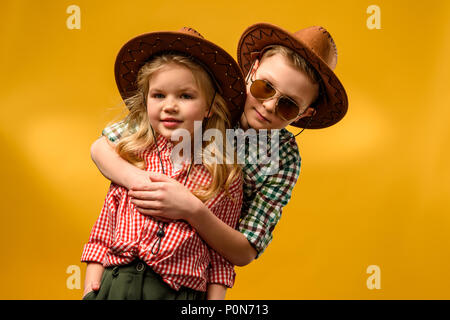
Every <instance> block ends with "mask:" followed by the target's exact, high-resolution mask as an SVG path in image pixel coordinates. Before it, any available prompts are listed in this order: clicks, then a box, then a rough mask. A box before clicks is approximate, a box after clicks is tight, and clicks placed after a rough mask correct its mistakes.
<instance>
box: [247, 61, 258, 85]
mask: <svg viewBox="0 0 450 320" xmlns="http://www.w3.org/2000/svg"><path fill="white" fill-rule="evenodd" d="M258 68H259V59H255V60H254V61H253V62H252V67H251V70H250V71H249V72H248V74H247V77H246V78H245V79H246V81H245V83H248V80H249V79H251V78H252V76H253V75H254V74H255V73H256V70H258Z"/></svg>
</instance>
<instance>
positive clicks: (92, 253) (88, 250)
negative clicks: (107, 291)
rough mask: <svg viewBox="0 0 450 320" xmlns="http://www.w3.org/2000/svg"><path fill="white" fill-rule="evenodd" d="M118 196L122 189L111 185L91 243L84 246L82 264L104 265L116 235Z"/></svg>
mask: <svg viewBox="0 0 450 320" xmlns="http://www.w3.org/2000/svg"><path fill="white" fill-rule="evenodd" d="M118 196H120V187H118V186H117V185H115V184H111V186H110V189H109V191H108V194H107V195H106V198H105V202H104V204H103V208H102V211H101V213H100V215H99V217H98V218H97V221H96V222H95V224H94V226H93V227H92V230H91V233H90V236H89V241H88V243H86V244H85V245H84V248H83V253H82V255H81V262H98V263H102V264H103V261H104V259H105V256H106V254H107V252H108V251H109V248H110V246H111V243H112V239H113V235H114V229H115V216H116V212H117V208H118V203H119V202H118Z"/></svg>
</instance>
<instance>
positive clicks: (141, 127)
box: [116, 53, 241, 201]
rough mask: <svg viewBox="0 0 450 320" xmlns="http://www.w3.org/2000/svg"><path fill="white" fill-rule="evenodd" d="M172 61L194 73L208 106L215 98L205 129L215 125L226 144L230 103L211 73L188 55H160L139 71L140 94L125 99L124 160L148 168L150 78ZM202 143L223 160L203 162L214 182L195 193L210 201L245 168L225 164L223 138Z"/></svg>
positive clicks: (120, 151) (121, 149)
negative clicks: (216, 84)
mask: <svg viewBox="0 0 450 320" xmlns="http://www.w3.org/2000/svg"><path fill="white" fill-rule="evenodd" d="M168 64H176V65H180V66H184V67H186V68H188V69H189V70H190V71H191V72H192V74H193V75H194V78H195V80H196V82H197V85H198V86H199V88H200V90H201V91H202V92H203V93H204V96H205V103H206V105H207V108H209V105H210V103H211V101H212V99H213V98H214V101H213V103H212V106H211V110H210V113H209V119H208V121H207V124H206V126H204V128H203V130H205V131H206V130H207V129H211V128H215V129H217V130H219V131H220V132H221V133H222V137H223V138H224V141H222V144H221V145H222V146H224V145H225V139H226V129H227V128H229V127H230V120H229V119H230V112H229V110H228V108H227V105H226V102H225V100H224V99H223V98H222V96H221V95H220V94H219V93H215V89H214V85H213V82H212V80H211V78H210V76H209V75H208V73H207V72H206V71H205V70H204V69H203V68H202V67H201V66H200V65H199V64H197V63H196V62H194V61H193V60H192V59H190V58H188V57H185V56H182V55H177V54H172V53H167V54H163V55H160V56H157V57H156V58H154V59H152V60H150V61H149V62H147V63H146V64H145V65H144V66H143V67H142V68H141V69H140V70H139V73H138V77H137V87H138V90H137V92H136V94H134V95H133V96H131V97H130V98H128V99H126V100H125V104H126V105H127V107H128V109H129V110H130V112H129V114H128V115H127V116H126V117H125V119H124V122H125V124H126V125H127V126H126V128H127V129H126V130H125V131H124V133H123V135H122V138H121V139H120V141H119V143H118V144H117V147H116V151H117V153H118V154H119V155H120V156H121V157H122V158H123V159H125V160H127V161H128V162H130V163H131V164H133V165H135V166H137V167H139V168H141V169H144V168H145V165H146V163H145V161H144V159H143V158H142V152H143V151H145V150H146V149H147V148H149V147H151V146H152V145H153V144H154V143H155V141H154V139H153V134H152V130H151V128H150V123H149V119H148V113H147V104H146V100H147V95H148V92H149V84H150V79H151V77H152V75H153V74H154V73H155V72H156V71H158V70H161V69H162V68H163V67H164V66H167V65H168ZM202 140H203V139H202ZM202 143H203V145H202V150H205V148H206V147H208V149H209V150H211V151H212V152H213V153H214V154H215V155H216V157H217V158H219V159H220V160H223V161H219V163H211V162H210V161H204V160H205V159H203V165H204V166H205V167H206V169H207V170H208V172H209V173H210V174H211V178H212V179H211V183H210V184H209V185H207V186H204V185H200V186H198V188H196V190H194V191H193V193H194V195H195V196H197V197H198V198H199V199H200V200H202V201H206V200H208V199H210V198H212V197H214V196H215V195H217V194H218V193H219V192H220V191H221V189H222V187H223V188H224V190H225V192H226V193H228V187H229V186H230V184H231V183H232V182H233V181H234V179H235V178H236V177H237V176H239V175H241V168H240V166H239V165H238V164H237V163H233V164H225V163H226V160H225V156H226V155H225V154H223V150H221V149H222V148H221V147H220V142H219V141H215V140H214V141H203V142H202ZM203 154H204V152H203ZM193 160H194V159H192V157H191V161H193ZM221 163H223V164H221ZM194 168H195V167H193V172H191V174H193V173H194Z"/></svg>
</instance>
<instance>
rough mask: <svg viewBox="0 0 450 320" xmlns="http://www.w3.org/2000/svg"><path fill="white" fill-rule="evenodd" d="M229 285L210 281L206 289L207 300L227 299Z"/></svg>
mask: <svg viewBox="0 0 450 320" xmlns="http://www.w3.org/2000/svg"><path fill="white" fill-rule="evenodd" d="M226 293H227V287H225V286H224V285H221V284H217V283H210V284H209V285H208V289H207V291H206V299H207V300H225V295H226Z"/></svg>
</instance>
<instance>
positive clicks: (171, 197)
mask: <svg viewBox="0 0 450 320" xmlns="http://www.w3.org/2000/svg"><path fill="white" fill-rule="evenodd" d="M148 173H149V176H150V179H151V180H152V183H151V184H150V185H149V187H148V188H146V190H145V191H134V190H130V191H129V192H128V195H129V196H130V197H132V199H131V202H132V203H133V204H135V205H136V209H137V210H138V211H139V212H140V213H142V214H145V215H150V216H153V217H155V218H159V219H161V220H164V219H170V220H188V218H189V216H190V215H192V214H193V213H195V212H196V211H197V210H198V209H197V208H198V207H199V206H200V205H203V203H202V202H201V201H200V200H199V199H198V198H197V197H196V196H194V195H193V194H192V192H191V191H190V190H189V189H188V188H186V187H185V186H184V185H182V184H181V183H179V182H178V181H176V180H174V179H171V178H169V177H168V176H166V175H164V174H160V173H154V172H148Z"/></svg>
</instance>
